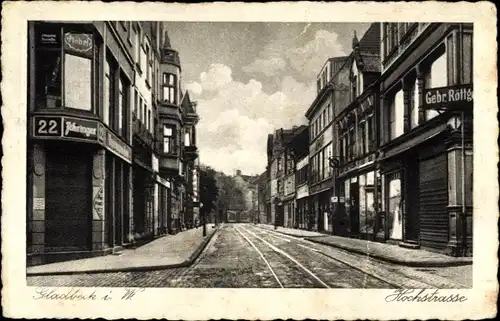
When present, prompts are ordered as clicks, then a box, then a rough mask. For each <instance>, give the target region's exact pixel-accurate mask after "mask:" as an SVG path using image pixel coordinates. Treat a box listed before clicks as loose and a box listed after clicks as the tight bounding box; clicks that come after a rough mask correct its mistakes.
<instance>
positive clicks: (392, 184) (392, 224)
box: [387, 173, 403, 240]
mask: <svg viewBox="0 0 500 321" xmlns="http://www.w3.org/2000/svg"><path fill="white" fill-rule="evenodd" d="M387 191H388V209H387V210H388V211H387V215H388V217H387V219H388V222H387V223H388V226H389V238H391V239H395V240H401V239H402V237H403V200H402V195H401V179H400V174H399V173H398V174H395V175H392V177H388V183H387Z"/></svg>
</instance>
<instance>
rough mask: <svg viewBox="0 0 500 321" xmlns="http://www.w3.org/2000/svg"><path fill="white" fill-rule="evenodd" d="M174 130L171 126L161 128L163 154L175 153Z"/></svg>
mask: <svg viewBox="0 0 500 321" xmlns="http://www.w3.org/2000/svg"><path fill="white" fill-rule="evenodd" d="M174 133H175V128H174V127H173V126H169V125H164V126H163V153H165V154H173V153H175V134H174Z"/></svg>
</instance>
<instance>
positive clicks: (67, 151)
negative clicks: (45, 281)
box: [26, 21, 196, 265]
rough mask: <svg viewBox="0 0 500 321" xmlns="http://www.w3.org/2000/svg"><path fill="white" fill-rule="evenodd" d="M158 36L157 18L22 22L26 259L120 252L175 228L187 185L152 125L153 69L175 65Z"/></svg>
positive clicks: (159, 98) (157, 80)
mask: <svg viewBox="0 0 500 321" xmlns="http://www.w3.org/2000/svg"><path fill="white" fill-rule="evenodd" d="M162 32H163V28H162V23H160V22H138V21H135V22H130V21H99V22H89V23H71V22H55V21H54V22H46V21H39V22H30V23H29V25H28V75H29V79H28V108H27V110H28V115H27V119H28V125H29V126H28V133H27V134H28V135H27V136H28V142H27V156H28V157H27V168H28V174H27V226H26V229H27V231H26V232H27V261H28V262H27V263H28V265H34V264H43V263H50V262H55V261H62V260H70V259H77V258H84V257H91V256H97V255H105V254H109V253H113V252H117V251H120V250H121V249H122V248H123V247H124V246H128V245H130V244H132V243H134V242H137V241H141V240H148V239H152V238H154V237H158V236H161V235H162V234H165V233H167V232H168V231H169V230H170V231H172V228H174V227H175V226H176V225H175V222H174V221H173V220H172V219H171V218H172V217H174V215H175V213H176V206H177V204H176V203H175V200H176V199H177V198H178V193H177V191H178V190H179V186H183V188H185V185H186V183H185V182H184V184H180V183H179V182H181V183H182V179H181V180H179V177H180V176H181V175H180V171H179V172H177V171H175V173H174V174H173V175H170V174H172V173H170V172H166V171H165V160H164V159H162V158H163V156H164V155H165V153H164V151H165V147H164V144H163V143H164V140H163V139H162V138H163V136H164V133H163V131H160V130H158V129H160V128H162V127H161V126H162V124H163V122H165V123H166V122H167V121H166V120H165V118H166V117H163V115H165V112H164V109H165V108H166V107H165V106H163V103H164V102H165V97H166V96H165V95H166V94H165V91H164V90H161V88H162V86H161V85H163V82H161V79H163V78H162V76H161V75H162V74H161V73H160V70H164V71H165V72H167V70H170V69H175V68H173V67H171V65H174V66H177V65H178V68H179V73H180V63H177V62H178V57H177V60H176V59H175V58H174V59H172V58H170V57H171V56H169V54H170V53H171V52H173V51H172V50H165V49H162V50H160V49H161V48H160V43H161V35H162ZM166 42H168V47H169V41H166ZM164 44H165V42H164ZM167 56H168V57H169V58H167ZM174 57H176V56H175V55H174ZM172 61H173V62H174V63H173V64H172ZM176 63H177V64H176ZM174 74H175V70H174ZM169 88H170V87H169ZM175 88H179V86H178V84H176V87H175ZM168 93H169V94H170V93H171V92H168ZM176 95H178V96H179V97H177V98H176V99H179V98H180V93H179V89H177V92H176ZM169 97H170V96H169ZM167 98H168V97H167ZM174 105H175V104H174ZM169 107H172V109H174V108H173V107H174V106H170V105H169ZM177 107H180V106H177ZM178 109H180V108H178ZM188 114H189V113H188ZM184 122H185V117H182V118H181V120H180V121H179V122H178V124H179V127H178V128H177V130H179V131H180V132H183V130H184ZM187 123H189V120H188V121H187ZM195 123H196V122H194V123H192V124H193V125H192V126H195ZM191 133H192V135H193V137H194V136H195V133H194V131H191ZM178 137H180V135H179V136H178ZM193 141H194V140H193ZM169 146H170V145H169ZM175 146H180V144H177V145H175ZM175 155H176V157H177V158H176V160H175V163H176V164H177V163H180V161H181V160H183V158H181V154H180V153H179V152H178V153H176V154H175ZM180 166H181V165H179V167H180ZM187 185H189V184H187ZM176 193H177V194H176ZM181 197H182V196H181Z"/></svg>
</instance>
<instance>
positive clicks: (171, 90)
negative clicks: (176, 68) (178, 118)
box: [163, 73, 177, 104]
mask: <svg viewBox="0 0 500 321" xmlns="http://www.w3.org/2000/svg"><path fill="white" fill-rule="evenodd" d="M176 83H177V77H176V75H174V74H169V73H163V102H167V103H171V104H176V103H177V102H176V101H177V99H176V95H177V86H176Z"/></svg>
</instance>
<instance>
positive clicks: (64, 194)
mask: <svg viewBox="0 0 500 321" xmlns="http://www.w3.org/2000/svg"><path fill="white" fill-rule="evenodd" d="M30 124H31V131H30V139H29V144H28V168H29V169H30V170H29V171H28V184H27V186H28V188H29V189H28V211H27V213H28V217H27V224H28V229H27V233H28V238H27V240H28V264H29V265H33V264H42V263H50V262H56V261H64V260H71V259H78V258H84V257H91V256H95V255H103V254H107V253H110V252H111V251H113V250H115V247H116V246H118V247H119V246H122V245H123V244H124V243H126V238H125V237H124V236H126V235H127V232H128V228H129V225H128V222H127V221H128V217H129V199H130V198H129V196H130V194H129V176H128V175H129V173H130V165H129V163H128V162H130V159H129V157H128V156H130V154H129V155H126V153H127V152H130V146H128V145H127V144H126V143H125V142H123V141H121V144H122V149H124V150H125V151H126V152H125V155H122V154H124V153H120V150H118V148H116V142H114V140H113V139H116V136H115V135H114V134H112V133H111V132H110V131H109V130H108V129H107V128H106V127H105V126H104V125H102V123H101V122H100V121H99V120H96V119H90V118H84V117H80V116H76V115H75V116H71V117H70V116H59V115H50V116H49V115H46V114H37V115H34V116H32V117H31V118H30ZM110 137H111V138H110Z"/></svg>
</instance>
